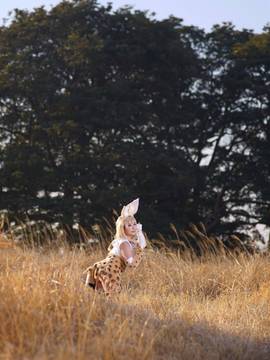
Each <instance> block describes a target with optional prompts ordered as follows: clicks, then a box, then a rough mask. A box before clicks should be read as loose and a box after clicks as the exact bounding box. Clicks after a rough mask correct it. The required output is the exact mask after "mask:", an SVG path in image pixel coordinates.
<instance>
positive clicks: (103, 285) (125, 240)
mask: <svg viewBox="0 0 270 360" xmlns="http://www.w3.org/2000/svg"><path fill="white" fill-rule="evenodd" d="M138 207H139V199H136V200H134V201H132V202H131V203H130V204H128V205H126V206H124V207H123V209H122V211H121V216H120V217H119V218H118V219H117V221H116V234H115V237H114V240H113V241H112V242H111V244H110V245H109V247H108V250H109V253H108V255H107V257H106V258H105V259H104V260H101V261H99V262H96V263H95V264H94V265H93V266H90V267H89V268H87V269H86V270H85V271H84V274H87V276H86V281H85V284H86V285H89V286H91V287H92V288H94V289H95V290H103V291H104V292H105V294H106V296H110V295H111V294H112V293H119V292H120V291H121V288H122V287H121V273H122V272H123V271H124V270H125V269H126V268H127V267H132V268H136V267H137V266H138V265H139V263H140V262H141V259H142V256H143V249H144V248H145V247H146V241H145V237H144V234H143V232H142V225H141V224H137V221H136V219H135V217H134V215H135V214H136V212H137V210H138Z"/></svg>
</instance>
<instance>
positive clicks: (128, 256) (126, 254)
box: [120, 241, 134, 265]
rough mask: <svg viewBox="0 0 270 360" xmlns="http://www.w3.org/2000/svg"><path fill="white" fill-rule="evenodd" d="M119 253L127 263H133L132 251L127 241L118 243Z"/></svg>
mask: <svg viewBox="0 0 270 360" xmlns="http://www.w3.org/2000/svg"><path fill="white" fill-rule="evenodd" d="M120 254H121V256H122V257H123V258H124V259H125V260H126V261H127V263H128V264H129V265H131V264H132V263H133V259H134V253H133V249H132V247H131V245H130V244H129V242H127V241H125V242H123V243H122V244H121V245H120Z"/></svg>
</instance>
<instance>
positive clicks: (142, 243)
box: [137, 224, 147, 249]
mask: <svg viewBox="0 0 270 360" xmlns="http://www.w3.org/2000/svg"><path fill="white" fill-rule="evenodd" d="M137 229H138V232H137V236H138V241H139V245H140V248H141V249H144V248H145V247H146V245H147V244H146V240H145V236H144V234H143V232H142V224H137Z"/></svg>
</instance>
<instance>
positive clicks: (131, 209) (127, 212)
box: [121, 198, 139, 217]
mask: <svg viewBox="0 0 270 360" xmlns="http://www.w3.org/2000/svg"><path fill="white" fill-rule="evenodd" d="M138 208H139V198H137V199H135V200H133V201H132V202H131V203H129V204H127V205H126V206H123V209H122V211H121V215H122V216H125V217H126V216H133V215H135V214H136V212H137V211H138Z"/></svg>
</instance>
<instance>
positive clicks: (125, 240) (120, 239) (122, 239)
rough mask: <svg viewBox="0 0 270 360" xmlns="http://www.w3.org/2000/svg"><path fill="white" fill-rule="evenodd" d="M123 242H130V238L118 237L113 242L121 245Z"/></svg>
mask: <svg viewBox="0 0 270 360" xmlns="http://www.w3.org/2000/svg"><path fill="white" fill-rule="evenodd" d="M123 242H128V243H129V241H128V239H126V238H116V239H114V240H113V242H112V244H113V245H118V246H120V245H121V244H122V243H123Z"/></svg>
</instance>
